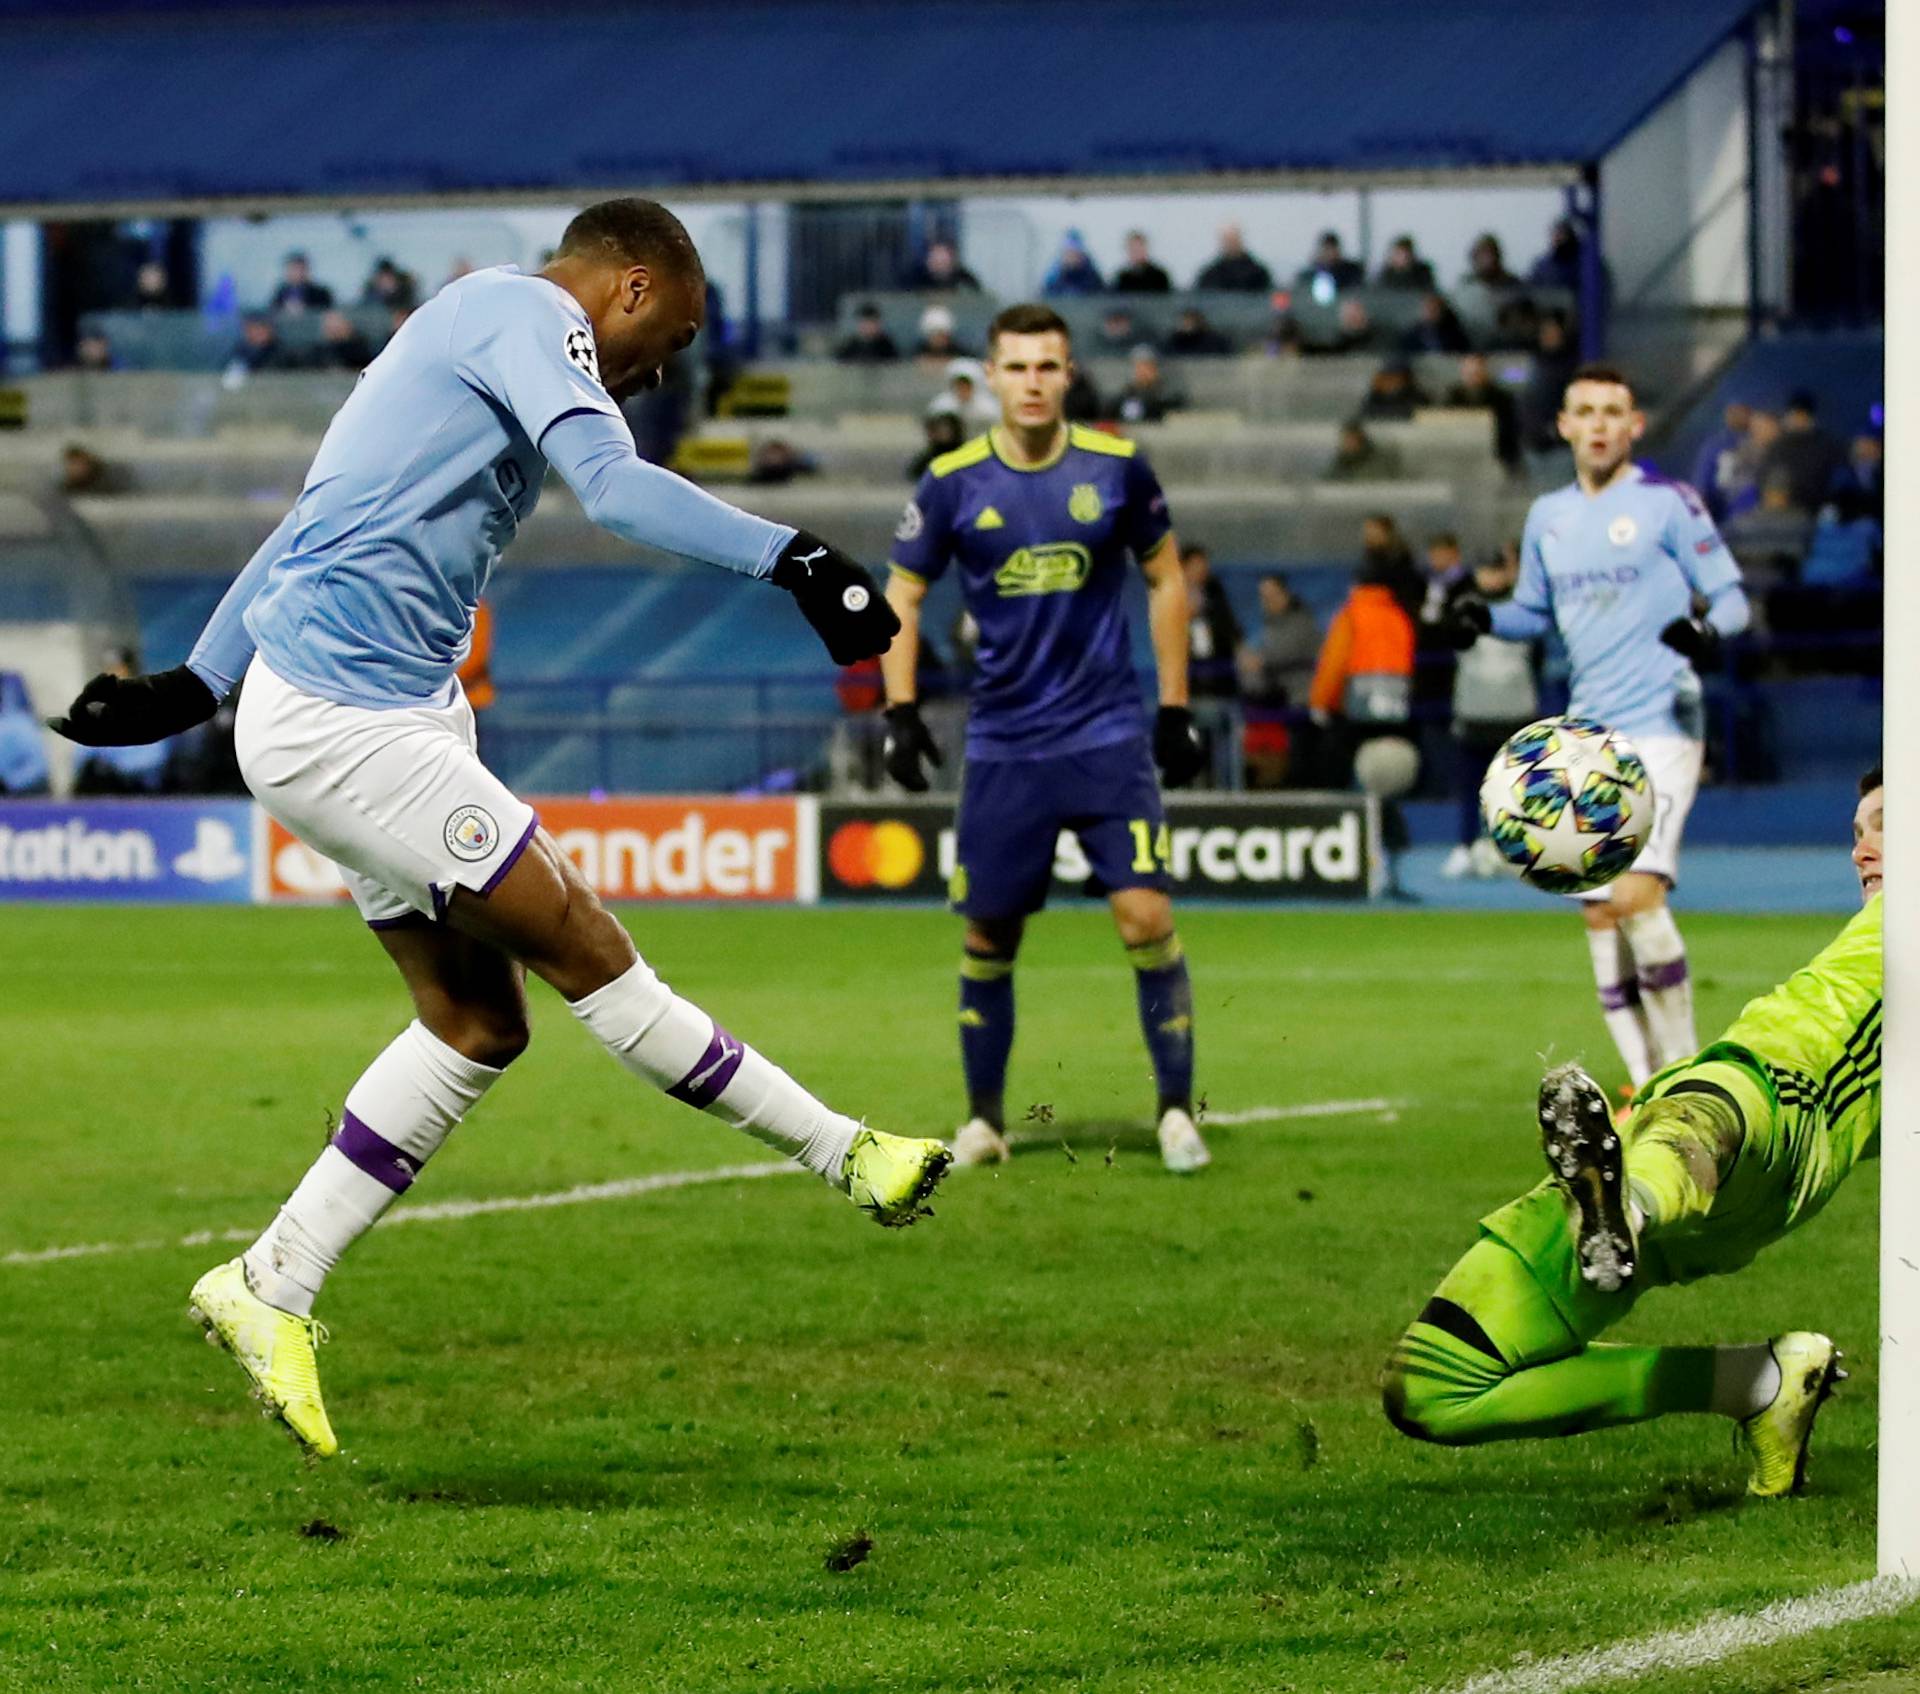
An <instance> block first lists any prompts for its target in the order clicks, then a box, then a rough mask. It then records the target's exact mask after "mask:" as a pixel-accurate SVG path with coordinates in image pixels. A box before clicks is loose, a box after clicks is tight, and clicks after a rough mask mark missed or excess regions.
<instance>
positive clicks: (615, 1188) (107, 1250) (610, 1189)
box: [0, 1100, 1394, 1269]
mask: <svg viewBox="0 0 1920 1694" xmlns="http://www.w3.org/2000/svg"><path fill="white" fill-rule="evenodd" d="M1393 1105H1394V1102H1393V1101H1391V1100H1309V1101H1307V1102H1305V1103H1304V1104H1301V1105H1297V1106H1254V1107H1251V1108H1249V1109H1248V1110H1246V1111H1240V1112H1209V1113H1207V1114H1205V1116H1204V1118H1203V1120H1202V1121H1203V1122H1204V1123H1207V1124H1223V1125H1230V1124H1242V1123H1275V1122H1279V1121H1281V1120H1284V1119H1289V1118H1332V1117H1348V1116H1356V1115H1359V1114H1361V1113H1365V1112H1377V1113H1383V1114H1391V1112H1392V1108H1393ZM1012 1139H1013V1140H1014V1141H1016V1142H1018V1143H1021V1144H1024V1143H1027V1142H1029V1141H1045V1140H1050V1139H1051V1137H1050V1136H1048V1135H1047V1134H1045V1133H1044V1132H1041V1133H1038V1134H1028V1135H1017V1136H1014V1137H1013V1138H1012ZM802 1168H803V1167H801V1166H799V1165H796V1164H793V1163H792V1162H790V1161H789V1160H786V1159H772V1160H764V1161H761V1162H759V1163H756V1164H751V1165H713V1166H709V1167H708V1168H707V1169H705V1170H690V1171H658V1172H656V1173H654V1174H653V1175H652V1176H630V1177H622V1178H619V1179H618V1180H616V1181H613V1182H588V1183H582V1184H581V1185H580V1186H578V1187H576V1188H561V1189H556V1190H553V1191H551V1192H549V1193H545V1194H503V1195H499V1196H497V1197H496V1198H494V1199H490V1200H428V1201H424V1202H422V1203H420V1204H417V1205H410V1206H402V1207H400V1208H399V1209H398V1210H397V1211H393V1212H390V1213H388V1214H387V1216H386V1217H384V1218H382V1219H381V1220H380V1225H379V1227H381V1228H383V1229H390V1228H395V1227H397V1226H399V1225H400V1224H405V1223H454V1222H458V1221H459V1220H460V1219H462V1218H479V1217H488V1216H491V1215H492V1214H493V1213H495V1212H538V1211H545V1210H547V1209H549V1208H551V1207H555V1206H591V1205H598V1204H599V1203H600V1202H602V1201H605V1200H633V1199H637V1198H639V1197H640V1196H641V1195H643V1194H660V1193H664V1192H666V1191H667V1190H669V1189H674V1188H699V1187H702V1186H704V1185H706V1184H708V1183H715V1182H745V1181H751V1180H753V1179H754V1178H756V1177H763V1176H791V1175H795V1174H797V1173H798V1172H799V1171H800V1170H801V1169H802ZM259 1233H260V1232H259V1230H258V1229H198V1230H195V1231H193V1232H192V1233H191V1234H188V1235H182V1236H178V1237H176V1238H174V1239H172V1240H162V1239H159V1238H157V1237H156V1238H152V1239H148V1240H143V1241H83V1242H76V1243H74V1244H73V1245H70V1246H66V1247H35V1248H20V1249H16V1250H15V1251H13V1252H9V1253H0V1269H5V1268H6V1267H8V1266H10V1265H50V1264H55V1263H58V1262H59V1261H61V1260H64V1259H99V1258H108V1257H112V1256H114V1255H117V1254H120V1253H152V1252H157V1251H159V1250H160V1249H161V1248H163V1247H210V1246H213V1245H214V1244H215V1243H226V1242H234V1241H242V1242H244V1241H251V1240H253V1239H254V1238H255V1237H256V1236H257V1235H258V1234H259Z"/></svg>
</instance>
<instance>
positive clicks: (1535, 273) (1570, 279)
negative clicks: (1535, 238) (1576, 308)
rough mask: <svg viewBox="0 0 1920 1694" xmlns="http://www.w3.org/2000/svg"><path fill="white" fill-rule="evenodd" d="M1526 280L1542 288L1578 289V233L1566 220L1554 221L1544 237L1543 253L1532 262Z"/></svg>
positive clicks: (1576, 291)
mask: <svg viewBox="0 0 1920 1694" xmlns="http://www.w3.org/2000/svg"><path fill="white" fill-rule="evenodd" d="M1527 280H1528V281H1529V282H1532V283H1537V284H1539V285H1540V286H1541V287H1542V288H1565V289H1568V290H1571V291H1572V292H1574V293H1578V292H1579V290H1580V232H1579V231H1578V230H1576V229H1575V228H1574V227H1573V221H1572V220H1571V219H1570V218H1559V219H1556V220H1555V222H1554V225H1553V228H1552V229H1551V230H1550V231H1549V232H1548V235H1547V250H1546V252H1544V253H1542V254H1541V255H1540V257H1539V258H1537V259H1535V260H1534V261H1533V269H1532V270H1530V271H1528V272H1527Z"/></svg>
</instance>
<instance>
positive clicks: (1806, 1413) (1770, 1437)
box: [1738, 1330, 1847, 1499]
mask: <svg viewBox="0 0 1920 1694" xmlns="http://www.w3.org/2000/svg"><path fill="white" fill-rule="evenodd" d="M1769 1345H1770V1346H1771V1347H1772V1348H1773V1357H1774V1362H1775V1363H1776V1364H1778V1365H1779V1367H1780V1386H1779V1388H1778V1389H1777V1390H1776V1391H1775V1393H1774V1396H1773V1398H1772V1399H1771V1400H1770V1401H1768V1403H1767V1404H1766V1405H1764V1406H1762V1407H1761V1408H1760V1410H1759V1411H1757V1412H1755V1413H1754V1414H1753V1416H1752V1417H1750V1418H1744V1419H1742V1420H1741V1423H1740V1429H1739V1435H1738V1441H1739V1444H1740V1445H1741V1446H1742V1447H1744V1448H1746V1450H1747V1453H1748V1455H1749V1456H1750V1457H1751V1458H1752V1460H1753V1475H1752V1476H1751V1477H1750V1478H1748V1481H1747V1492H1748V1493H1749V1494H1757V1495H1759V1496H1760V1497H1761V1498H1763V1499H1771V1498H1774V1497H1776V1496H1778V1495H1781V1494H1797V1493H1799V1492H1800V1489H1801V1487H1802V1485H1804V1484H1805V1482H1806V1480H1807V1444H1808V1442H1809V1440H1810V1439H1811V1438H1812V1435H1813V1420H1814V1418H1815V1416H1816V1415H1817V1414H1818V1413H1819V1410H1820V1408H1821V1406H1822V1405H1823V1404H1824V1403H1825V1401H1826V1398H1827V1396H1828V1395H1829V1394H1831V1393H1832V1392H1833V1390H1834V1387H1835V1385H1836V1384H1838V1383H1842V1382H1845V1381H1846V1379H1847V1373H1846V1372H1845V1371H1843V1370H1842V1369H1841V1368H1840V1349H1839V1348H1837V1347H1836V1346H1834V1344H1833V1343H1832V1342H1831V1341H1829V1340H1828V1339H1827V1338H1826V1337H1825V1336H1824V1335H1814V1334H1811V1333H1810V1332H1808V1331H1806V1330H1794V1331H1793V1332H1791V1333H1790V1334H1787V1335H1779V1336H1775V1337H1774V1339H1773V1341H1772V1342H1771V1343H1769Z"/></svg>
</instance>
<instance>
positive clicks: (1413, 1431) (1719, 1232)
mask: <svg viewBox="0 0 1920 1694" xmlns="http://www.w3.org/2000/svg"><path fill="white" fill-rule="evenodd" d="M1883 799H1884V795H1883V784H1882V779H1881V774H1880V772H1879V771H1878V770H1877V769H1876V770H1873V771H1870V772H1869V773H1868V774H1867V775H1866V776H1864V777H1863V778H1861V781H1860V803H1859V806H1858V808H1857V809H1856V811H1855V813H1854V820H1853V835H1854V846H1853V863H1854V868H1855V870H1856V871H1857V872H1858V873H1859V877H1860V891H1861V895H1862V898H1863V900H1864V902H1865V904H1864V906H1863V907H1862V909H1861V911H1860V912H1859V914H1858V915H1857V916H1856V917H1854V918H1853V919H1852V921H1850V922H1849V923H1848V924H1847V926H1846V928H1845V929H1843V930H1842V931H1841V932H1840V934H1839V936H1838V938H1837V939H1835V940H1834V942H1833V943H1832V944H1831V945H1830V946H1829V947H1827V949H1826V950H1825V951H1824V952H1822V953H1820V954H1819V955H1818V956H1817V957H1816V958H1815V959H1814V960H1813V962H1812V963H1811V964H1809V965H1807V966H1806V967H1805V968H1804V969H1802V970H1799V971H1796V972H1795V973H1794V974H1793V975H1792V976H1791V977H1789V978H1788V979H1787V980H1786V981H1785V982H1784V983H1782V984H1781V985H1780V986H1779V987H1778V988H1776V989H1774V990H1773V992H1772V993H1770V994H1766V995H1763V996H1761V997H1760V998H1759V999H1757V1000H1754V1001H1752V1002H1751V1003H1750V1004H1749V1005H1748V1006H1747V1007H1746V1009H1745V1010H1744V1011H1743V1012H1741V1014H1740V1016H1739V1017H1738V1018H1736V1019H1735V1020H1734V1022H1733V1025H1732V1027H1731V1028H1729V1029H1728V1030H1727V1032H1726V1033H1725V1034H1724V1035H1723V1036H1722V1037H1721V1038H1720V1039H1719V1040H1718V1041H1716V1042H1714V1043H1713V1044H1712V1045H1710V1046H1709V1047H1707V1048H1706V1049H1704V1050H1703V1051H1702V1052H1700V1053H1699V1054H1697V1055H1696V1056H1695V1057H1693V1058H1692V1059H1689V1060H1686V1061H1684V1062H1683V1063H1681V1064H1677V1065H1670V1066H1668V1067H1667V1069H1665V1070H1663V1071H1660V1072H1658V1073H1657V1074H1656V1075H1655V1076H1653V1077H1652V1078H1651V1079H1650V1080H1649V1081H1648V1083H1647V1085H1646V1086H1645V1087H1644V1088H1643V1089H1642V1090H1641V1092H1640V1094H1639V1095H1638V1096H1637V1098H1636V1099H1635V1102H1634V1108H1633V1112H1632V1115H1631V1117H1630V1118H1629V1119H1628V1120H1627V1122H1626V1123H1625V1125H1624V1126H1623V1127H1621V1128H1619V1129H1617V1130H1616V1128H1615V1126H1614V1122H1613V1118H1612V1114H1611V1112H1610V1110H1609V1107H1608V1104H1607V1098H1606V1095H1605V1094H1604V1093H1603V1092H1602V1091H1601V1089H1600V1087H1599V1085H1598V1084H1597V1083H1596V1082H1594V1080H1593V1079H1592V1078H1591V1077H1590V1076H1588V1075H1587V1074H1586V1072H1585V1071H1583V1070H1581V1069H1580V1068H1579V1066H1577V1065H1562V1066H1560V1067H1558V1068H1557V1069H1554V1070H1551V1071H1549V1072H1548V1073H1547V1075H1546V1077H1545V1078H1544V1080H1543V1081H1542V1082H1541V1084H1540V1130H1541V1141H1542V1144H1543V1146H1544V1148H1545V1151H1546V1155H1547V1164H1548V1168H1549V1169H1550V1171H1551V1172H1552V1175H1551V1176H1550V1177H1549V1179H1548V1180H1547V1181H1545V1182H1543V1183H1541V1184H1540V1186H1539V1187H1537V1188H1535V1189H1534V1190H1533V1191H1532V1192H1531V1193H1529V1194H1526V1195H1523V1196H1522V1197H1521V1198H1520V1199H1518V1200H1516V1201H1514V1202H1513V1204H1512V1205H1510V1206H1506V1207H1503V1208H1502V1209H1501V1210H1499V1211H1497V1212H1495V1213H1493V1214H1492V1215H1491V1216H1490V1217H1486V1218H1483V1219H1482V1220H1481V1223H1480V1239H1479V1240H1478V1241H1477V1242H1476V1243H1475V1244H1474V1245H1473V1247H1472V1248H1470V1249H1469V1250H1468V1252H1467V1255H1466V1257H1464V1258H1463V1259H1461V1261H1460V1262H1459V1263H1458V1264H1457V1265H1455V1266H1454V1267H1453V1269H1452V1270H1451V1271H1449V1272H1448V1273H1447V1276H1446V1278H1445V1280H1444V1281H1442V1282H1441V1284H1440V1286H1439V1288H1438V1289H1437V1290H1436V1291H1435V1293H1434V1296H1433V1298H1432V1299H1431V1300H1429V1301H1428V1302H1427V1304H1426V1305H1425V1306H1424V1307H1423V1308H1422V1309H1421V1312H1420V1315H1419V1316H1418V1317H1417V1318H1415V1319H1414V1321H1413V1323H1412V1325H1411V1326H1410V1327H1409V1328H1408V1330H1407V1332H1406V1334H1405V1335H1403V1336H1402V1337H1401V1338H1400V1340H1399V1342H1398V1343H1397V1344H1396V1346H1395V1347H1394V1350H1393V1354H1392V1356H1391V1357H1390V1358H1389V1359H1388V1361H1387V1366H1386V1371H1385V1373H1384V1377H1383V1381H1382V1393H1383V1398H1384V1400H1385V1403H1386V1412H1387V1416H1388V1418H1390V1419H1391V1420H1392V1422H1393V1423H1394V1425H1395V1427H1396V1428H1398V1429H1400V1430H1401V1431H1403V1432H1404V1433H1406V1434H1408V1435H1411V1436H1414V1437H1416V1438H1417V1439H1420V1440H1423V1441H1438V1442H1443V1443H1446V1444H1448V1445H1454V1446H1464V1445H1467V1444H1469V1443H1473V1442H1480V1441H1503V1440H1517V1439H1520V1438H1523V1437H1529V1436H1548V1435H1577V1434H1580V1433H1582V1432H1583V1431H1586V1430H1589V1429H1605V1428H1608V1427H1610V1426H1612V1425H1614V1424H1622V1423H1639V1422H1642V1421H1644V1420H1646V1419H1648V1418H1657V1417H1665V1416H1667V1415H1668V1414H1669V1413H1673V1412H1717V1413H1720V1414H1721V1415H1723V1416H1725V1417H1729V1418H1732V1419H1734V1420H1735V1422H1736V1423H1737V1424H1738V1426H1739V1430H1740V1436H1741V1441H1742V1444H1743V1445H1744V1446H1745V1448H1746V1450H1747V1452H1748V1455H1749V1457H1750V1459H1751V1461H1752V1474H1751V1477H1750V1479H1749V1481H1748V1484H1747V1491H1748V1492H1749V1493H1750V1494H1758V1495H1775V1494H1788V1493H1791V1492H1793V1491H1794V1490H1796V1489H1797V1488H1798V1487H1799V1486H1800V1484H1801V1483H1802V1481H1803V1480H1804V1478H1805V1475H1806V1464H1807V1443H1808V1439H1809V1437H1810V1436H1811V1435H1812V1433H1813V1420H1814V1416H1815V1414H1816V1413H1817V1412H1818V1411H1819V1409H1820V1405H1821V1402H1822V1401H1824V1400H1825V1399H1826V1397H1827V1395H1828V1394H1829V1393H1830V1392H1831V1391H1832V1388H1833V1385H1834V1384H1835V1382H1837V1381H1839V1380H1840V1379H1841V1378H1842V1377H1844V1375H1845V1372H1843V1371H1842V1370H1841V1369H1840V1368H1839V1357H1840V1355H1839V1353H1838V1351H1837V1350H1836V1349H1835V1347H1834V1344H1833V1343H1832V1342H1831V1341H1830V1340H1828V1339H1827V1337H1826V1336H1824V1335H1815V1334H1811V1333H1807V1332H1794V1333H1791V1334H1787V1335H1779V1336H1775V1337H1774V1338H1773V1339H1772V1340H1771V1341H1765V1342H1759V1343H1755V1344H1753V1345H1749V1346H1732V1347H1624V1346H1615V1345H1608V1344H1603V1343H1598V1342H1596V1341H1595V1339H1594V1338H1595V1337H1596V1336H1598V1335H1599V1334H1600V1333H1601V1332H1602V1331H1603V1330H1606V1329H1608V1328H1610V1327H1611V1326H1612V1325H1614V1324H1616V1323H1618V1322H1619V1321H1620V1320H1621V1319H1622V1318H1623V1317H1625V1316H1626V1315H1627V1313H1628V1312H1629V1311H1631V1310H1632V1309H1633V1303H1634V1301H1635V1300H1636V1299H1638V1297H1639V1296H1640V1294H1641V1293H1642V1292H1644V1291H1645V1290H1646V1289H1649V1288H1660V1287H1664V1286H1666V1285H1668V1284H1670V1283H1680V1282H1693V1281H1695V1280H1697V1279H1698V1278H1700V1277H1703V1276H1724V1275H1725V1274H1726V1273H1728V1272H1729V1271H1736V1270H1739V1269H1740V1268H1741V1267H1742V1266H1743V1265H1746V1264H1748V1263H1750V1262H1751V1261H1752V1259H1753V1257H1754V1255H1755V1254H1756V1253H1758V1252H1759V1251H1760V1249H1761V1248H1763V1247H1765V1246H1768V1245H1769V1244H1770V1243H1772V1242H1774V1241H1777V1240H1779V1238H1780V1237H1781V1236H1783V1235H1785V1234H1786V1233H1787V1231H1789V1230H1791V1229H1796V1228H1798V1227H1799V1226H1800V1225H1801V1224H1803V1223H1805V1222H1806V1221H1807V1219H1808V1218H1810V1217H1812V1216H1813V1215H1814V1213H1816V1212H1818V1211H1819V1210H1820V1208H1821V1207H1823V1206H1824V1205H1825V1204H1826V1203H1827V1202H1828V1200H1830V1199H1831V1198H1832V1197H1833V1195H1834V1192H1835V1191H1836V1190H1837V1189H1838V1188H1839V1186H1840V1184H1841V1183H1842V1182H1844V1181H1845V1180H1846V1177H1847V1174H1848V1172H1850V1171H1851V1170H1852V1169H1853V1167H1854V1165H1855V1163H1856V1162H1857V1161H1859V1160H1860V1159H1863V1158H1872V1157H1875V1156H1877V1154H1878V1152H1879V1141H1880V982H1881V967H1880V959H1881V940H1880V875H1881V872H1880V837H1881V827H1882V807H1883Z"/></svg>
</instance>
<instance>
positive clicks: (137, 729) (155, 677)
mask: <svg viewBox="0 0 1920 1694" xmlns="http://www.w3.org/2000/svg"><path fill="white" fill-rule="evenodd" d="M293 527H294V524H293V514H292V513H291V512H289V513H288V514H287V515H286V516H285V517H284V518H282V519H281V520H280V522H279V524H278V525H277V526H276V527H275V529H274V532H273V533H272V534H271V535H269V536H268V537H267V538H266V540H265V541H263V542H261V543H260V545H259V547H258V548H256V549H255V550H254V555H253V557H252V558H251V559H249V560H248V561H247V563H246V565H245V567H244V568H243V569H242V570H241V572H240V574H239V575H238V576H236V577H235V578H234V579H233V583H232V586H231V587H229V588H228V589H227V591H226V593H225V594H223V595H221V597H220V604H219V605H217V606H216V607H214V609H213V616H212V617H210V618H208V619H207V627H206V628H205V629H203V630H202V631H201V632H200V639H199V640H198V641H196V642H195V643H194V644H193V651H192V652H191V653H189V654H188V655H187V662H186V663H185V664H184V665H176V666H175V667H174V668H173V669H172V670H170V671H157V672H155V673H153V674H152V675H149V676H109V675H107V674H106V673H105V672H102V673H101V674H100V675H99V676H96V677H95V678H94V679H93V680H92V681H91V682H89V683H88V684H87V686H86V687H85V688H83V689H81V690H80V692H79V694H78V695H76V696H75V698H74V702H73V704H72V705H71V706H69V707H68V708H67V710H66V714H65V715H64V716H62V717H57V718H48V719H47V728H49V729H50V730H52V731H53V732H54V733H55V734H56V735H64V736H65V737H66V738H67V739H68V740H69V741H77V742H78V743H79V744H80V745H81V746H82V747H140V746H145V745H147V744H148V743H149V742H154V741H165V740H166V739H167V737H168V736H170V735H178V734H179V733H180V732H181V731H182V730H183V729H191V728H193V726H194V725H195V724H198V723H205V722H206V721H207V719H208V718H210V717H212V716H213V713H214V709H215V708H216V707H217V706H218V705H219V704H220V702H221V701H222V700H224V699H226V697H227V696H228V695H229V694H231V693H232V692H233V687H234V684H235V683H237V682H238V681H239V680H240V678H241V677H242V676H243V675H244V674H245V673H246V668H247V665H248V663H249V662H250V661H251V660H252V658H253V636H252V635H251V634H250V633H249V632H248V630H247V626H246V623H245V621H244V620H245V617H246V611H247V608H248V607H249V606H250V605H252V604H253V597H254V595H256V594H258V593H259V592H260V584H261V583H262V582H263V581H265V580H266V575H267V571H268V570H269V568H271V566H272V564H273V562H274V560H276V559H277V558H279V557H280V554H281V551H282V549H283V548H284V546H285V545H286V542H287V540H288V538H289V537H290V536H291V535H292V534H293Z"/></svg>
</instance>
